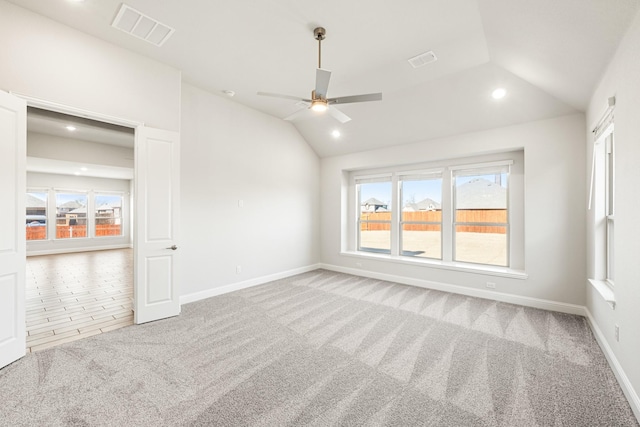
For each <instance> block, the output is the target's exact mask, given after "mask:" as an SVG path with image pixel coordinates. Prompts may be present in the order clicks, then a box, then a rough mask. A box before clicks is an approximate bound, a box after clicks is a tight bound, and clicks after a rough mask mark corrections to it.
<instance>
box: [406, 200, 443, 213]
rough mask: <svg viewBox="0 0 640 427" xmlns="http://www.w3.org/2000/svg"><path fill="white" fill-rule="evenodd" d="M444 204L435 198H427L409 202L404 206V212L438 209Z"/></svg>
mask: <svg viewBox="0 0 640 427" xmlns="http://www.w3.org/2000/svg"><path fill="white" fill-rule="evenodd" d="M441 208H442V206H441V205H440V203H438V202H436V201H435V200H433V199H430V198H428V197H427V198H426V199H424V200H421V201H419V202H417V203H407V204H405V205H404V207H403V208H402V211H403V212H419V211H437V210H440V209H441Z"/></svg>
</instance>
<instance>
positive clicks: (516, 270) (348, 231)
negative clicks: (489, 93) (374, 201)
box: [340, 148, 528, 279]
mask: <svg viewBox="0 0 640 427" xmlns="http://www.w3.org/2000/svg"><path fill="white" fill-rule="evenodd" d="M524 151H525V150H524V148H516V149H512V150H507V151H501V152H495V153H490V154H480V155H476V156H469V157H460V158H447V159H440V160H432V161H429V162H424V163H414V164H407V165H396V166H381V167H377V168H370V169H364V168H362V169H355V170H354V169H352V170H349V169H344V170H343V172H342V173H343V181H342V182H343V185H344V186H345V187H344V189H345V191H343V193H342V194H343V195H342V197H343V198H342V200H343V204H342V206H343V209H342V215H343V226H342V230H343V231H342V234H341V236H342V238H341V242H342V243H341V250H340V254H341V255H344V256H353V257H356V258H361V259H364V258H369V259H375V260H381V261H388V262H394V263H401V264H408V265H414V266H424V267H430V268H437V269H445V270H458V271H464V272H475V273H482V274H489V275H496V276H503V277H511V278H516V279H523V278H526V277H528V275H527V274H526V272H525V206H524V200H525V194H524V191H525V182H524V181H525V176H524V172H525V164H524V160H525V159H524V155H525V153H524ZM498 164H499V165H506V164H509V165H510V170H509V181H508V189H509V190H508V191H509V196H508V200H507V203H508V207H507V213H508V215H509V219H508V224H509V233H508V237H506V238H507V251H508V254H507V256H508V262H509V265H508V266H502V265H495V264H475V263H469V262H462V261H457V262H456V261H454V260H453V222H454V221H453V220H454V218H453V209H452V203H453V201H452V192H453V187H452V178H451V170H452V169H461V168H464V169H470V168H474V167H483V168H484V167H490V166H495V165H498ZM434 169H440V170H442V171H443V174H442V186H443V193H442V203H441V206H442V228H441V233H442V237H441V256H442V259H434V258H427V257H416V256H411V255H409V256H403V255H402V254H401V248H402V243H401V241H400V240H401V238H402V236H401V233H402V228H401V222H402V221H401V220H402V217H401V211H402V209H401V204H402V203H403V200H402V199H401V188H400V183H399V176H401V175H407V174H409V173H410V172H411V171H416V170H434ZM380 174H387V175H391V176H392V184H393V185H392V192H393V194H392V198H393V199H392V205H393V209H394V215H393V216H392V224H391V227H392V230H391V243H392V246H391V253H390V254H375V253H370V252H364V251H360V250H358V242H357V239H358V238H357V230H356V228H357V227H358V222H357V215H358V206H357V204H358V202H357V200H358V194H357V191H356V178H359V177H362V176H375V175H380ZM482 225H487V224H484V223H483V224H482ZM499 226H505V224H503V223H501V224H499ZM361 265H362V263H361V262H357V263H356V266H361Z"/></svg>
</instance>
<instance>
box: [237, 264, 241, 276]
mask: <svg viewBox="0 0 640 427" xmlns="http://www.w3.org/2000/svg"><path fill="white" fill-rule="evenodd" d="M240 273H242V266H241V265H236V274H240Z"/></svg>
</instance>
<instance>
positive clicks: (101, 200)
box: [28, 191, 122, 206]
mask: <svg viewBox="0 0 640 427" xmlns="http://www.w3.org/2000/svg"><path fill="white" fill-rule="evenodd" d="M28 193H29V194H31V195H32V196H33V197H37V198H38V199H40V200H43V201H44V200H47V193H45V192H37V191H36V192H34V191H29V192H28ZM72 200H75V201H78V202H79V203H80V204H81V205H83V206H86V205H87V194H85V193H56V204H57V205H62V204H64V203H67V202H69V201H72ZM121 200H122V196H120V195H118V194H97V195H96V206H100V205H103V204H105V203H108V204H110V205H114V206H120V204H121Z"/></svg>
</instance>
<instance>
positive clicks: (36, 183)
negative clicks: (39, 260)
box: [27, 172, 131, 255]
mask: <svg viewBox="0 0 640 427" xmlns="http://www.w3.org/2000/svg"><path fill="white" fill-rule="evenodd" d="M129 183H130V181H128V180H122V179H106V178H92V177H83V176H74V175H57V174H48V173H34V172H27V189H38V190H80V191H87V192H89V191H93V192H120V193H123V201H122V202H123V205H122V212H123V235H122V236H119V237H111V236H108V237H87V238H78V239H62V240H31V241H27V255H41V254H48V253H61V252H78V251H84V250H96V249H109V248H121V247H127V246H129V245H130V241H131V237H130V236H131V228H130V215H129V212H130V209H129V205H130V193H129V188H130V187H129ZM50 197H54V196H53V195H51V194H50ZM89 203H92V202H91V201H89ZM48 206H49V211H51V210H52V209H54V206H55V201H54V200H53V199H51V200H50V203H49V204H48ZM47 216H48V217H49V218H51V216H50V215H49V212H47ZM54 216H55V214H54ZM47 222H48V225H49V226H50V227H51V226H53V225H54V224H55V223H54V222H52V221H47Z"/></svg>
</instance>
